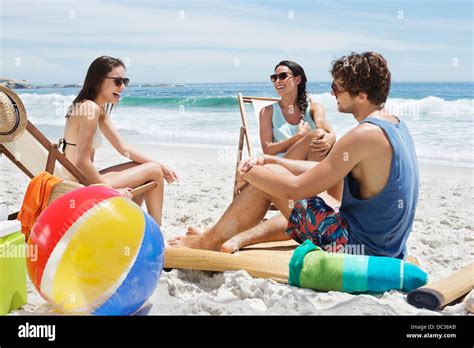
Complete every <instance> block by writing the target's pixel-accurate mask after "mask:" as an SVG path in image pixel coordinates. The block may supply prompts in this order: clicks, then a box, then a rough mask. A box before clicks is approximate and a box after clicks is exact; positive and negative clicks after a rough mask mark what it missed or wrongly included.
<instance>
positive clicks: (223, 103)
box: [120, 96, 238, 108]
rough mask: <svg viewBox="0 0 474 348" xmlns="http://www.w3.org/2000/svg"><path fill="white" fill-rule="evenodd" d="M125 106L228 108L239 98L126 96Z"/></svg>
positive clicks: (122, 101)
mask: <svg viewBox="0 0 474 348" xmlns="http://www.w3.org/2000/svg"><path fill="white" fill-rule="evenodd" d="M120 103H121V105H123V106H153V107H160V106H161V107H173V108H175V107H179V106H183V107H197V108H228V107H236V106H237V105H238V104H237V97H185V98H184V97H178V98H172V97H137V96H125V97H123V98H122V100H121V101H120Z"/></svg>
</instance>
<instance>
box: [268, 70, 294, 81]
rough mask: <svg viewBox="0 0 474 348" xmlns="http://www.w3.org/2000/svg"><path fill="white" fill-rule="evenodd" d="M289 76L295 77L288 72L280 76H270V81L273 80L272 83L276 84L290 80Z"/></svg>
mask: <svg viewBox="0 0 474 348" xmlns="http://www.w3.org/2000/svg"><path fill="white" fill-rule="evenodd" d="M288 76H293V75H292V74H290V73H287V72H282V73H279V74H273V75H270V80H272V82H276V81H277V80H280V81H284V80H286V79H287V78H288Z"/></svg>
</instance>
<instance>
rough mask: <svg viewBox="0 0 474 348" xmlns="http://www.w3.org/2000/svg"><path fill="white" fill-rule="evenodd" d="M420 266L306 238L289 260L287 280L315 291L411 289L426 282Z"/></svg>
mask: <svg viewBox="0 0 474 348" xmlns="http://www.w3.org/2000/svg"><path fill="white" fill-rule="evenodd" d="M427 280H428V275H427V273H426V272H424V271H423V270H422V269H421V268H420V267H418V266H416V265H414V264H410V263H407V262H405V261H403V260H400V259H396V258H392V257H382V256H366V255H349V254H340V253H327V252H325V251H323V250H322V249H321V248H319V247H317V246H315V245H314V244H313V243H312V242H311V241H310V240H306V241H305V242H304V243H303V244H301V245H300V246H299V247H298V248H297V249H296V250H295V252H294V254H293V256H292V258H291V261H290V276H289V284H290V285H294V286H298V287H301V288H310V289H314V290H318V291H343V292H349V293H353V292H384V291H388V290H391V289H396V290H403V291H411V290H413V289H416V288H418V287H420V286H423V285H425V284H426V283H427Z"/></svg>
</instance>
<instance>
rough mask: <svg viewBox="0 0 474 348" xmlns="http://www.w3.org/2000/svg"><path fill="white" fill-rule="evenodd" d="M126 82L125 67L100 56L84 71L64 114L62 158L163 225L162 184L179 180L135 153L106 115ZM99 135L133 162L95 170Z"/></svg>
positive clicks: (159, 165)
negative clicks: (136, 190) (149, 186)
mask: <svg viewBox="0 0 474 348" xmlns="http://www.w3.org/2000/svg"><path fill="white" fill-rule="evenodd" d="M128 83H129V79H128V78H127V77H125V64H124V63H123V62H122V61H121V60H120V59H117V58H112V57H108V56H102V57H99V58H97V59H96V60H94V61H93V62H92V64H91V65H90V67H89V70H88V71H87V75H86V78H85V81H84V86H83V87H82V89H81V91H80V92H79V95H78V96H77V97H76V99H74V101H73V103H72V105H71V107H70V108H69V112H68V114H67V115H66V118H67V121H66V127H65V129H64V138H63V139H61V143H60V145H62V149H63V152H64V154H65V156H66V157H67V158H68V159H69V160H70V161H71V162H72V163H74V164H75V165H76V166H77V167H78V168H79V170H80V171H81V172H82V174H83V175H84V176H85V177H86V178H87V179H88V180H89V181H90V182H91V183H96V184H106V185H110V186H111V187H113V188H115V189H117V190H118V191H120V192H121V193H122V194H123V195H126V196H128V197H129V198H131V199H132V198H133V200H134V201H135V202H136V203H138V204H139V205H141V204H142V203H143V201H145V203H146V206H147V209H148V213H149V214H150V215H151V216H152V217H153V218H154V219H155V220H156V222H157V223H158V224H159V225H160V226H161V223H162V210H163V191H164V188H163V184H164V183H163V181H164V180H166V182H168V183H173V182H174V181H176V180H178V177H177V176H176V173H175V172H174V171H173V170H172V169H170V168H169V167H167V166H166V165H164V164H162V163H159V162H157V161H154V160H153V159H151V158H149V157H147V156H145V155H144V154H142V153H140V152H139V151H137V150H136V149H134V148H133V147H132V146H131V145H130V144H128V143H127V142H126V141H125V140H124V139H123V138H122V136H121V135H120V134H119V132H118V131H117V129H116V128H115V126H114V125H113V123H112V120H111V117H110V113H111V111H112V108H113V106H114V105H116V104H117V103H118V102H119V100H120V95H121V93H122V91H123V90H124V89H125V87H126V86H127V85H128ZM101 134H103V135H104V136H105V137H106V138H107V140H108V141H109V142H110V143H111V144H112V146H113V147H114V148H115V149H116V150H117V151H118V152H119V153H120V154H121V155H122V156H124V157H126V158H128V159H129V160H131V161H129V162H127V163H122V164H119V165H115V166H113V167H110V168H107V169H104V170H101V171H98V170H97V169H96V167H95V166H94V155H95V151H96V149H97V148H98V147H99V146H100V144H101V142H102V140H101V139H102V137H101ZM150 181H154V182H156V183H157V184H158V186H157V187H156V188H154V189H153V190H150V191H148V192H147V193H145V194H143V195H141V196H138V197H132V196H131V194H130V191H131V188H132V187H138V186H140V185H143V184H145V183H147V182H150Z"/></svg>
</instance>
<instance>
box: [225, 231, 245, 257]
mask: <svg viewBox="0 0 474 348" xmlns="http://www.w3.org/2000/svg"><path fill="white" fill-rule="evenodd" d="M241 246H242V241H241V239H240V238H239V235H237V236H234V237H232V238H231V239H229V240H228V241H227V242H225V243H224V244H222V246H221V252H223V253H229V254H232V253H235V252H237V251H239V249H240V248H241Z"/></svg>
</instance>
